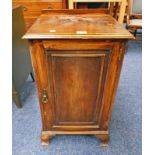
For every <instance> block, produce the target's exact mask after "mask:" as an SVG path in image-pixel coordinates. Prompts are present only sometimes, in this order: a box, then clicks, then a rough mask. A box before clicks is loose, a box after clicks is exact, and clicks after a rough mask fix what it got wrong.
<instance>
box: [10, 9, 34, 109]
mask: <svg viewBox="0 0 155 155" xmlns="http://www.w3.org/2000/svg"><path fill="white" fill-rule="evenodd" d="M24 33H25V24H24V19H23V13H22V8H21V7H20V6H13V9H12V97H13V100H14V102H15V103H16V105H17V107H19V108H21V107H22V103H21V100H20V90H21V88H22V85H23V83H24V82H25V80H26V79H27V77H28V75H29V74H31V77H32V78H33V73H32V72H33V71H32V65H31V59H30V54H29V47H28V43H27V41H26V40H22V36H23V34H24ZM33 81H34V78H33Z"/></svg>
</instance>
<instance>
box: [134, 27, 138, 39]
mask: <svg viewBox="0 0 155 155" xmlns="http://www.w3.org/2000/svg"><path fill="white" fill-rule="evenodd" d="M136 34H137V29H136V30H135V32H134V36H135V37H136Z"/></svg>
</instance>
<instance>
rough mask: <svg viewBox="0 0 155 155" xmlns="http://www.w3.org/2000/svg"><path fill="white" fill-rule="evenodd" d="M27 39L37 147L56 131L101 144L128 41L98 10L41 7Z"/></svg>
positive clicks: (105, 141)
mask: <svg viewBox="0 0 155 155" xmlns="http://www.w3.org/2000/svg"><path fill="white" fill-rule="evenodd" d="M23 38H25V39H28V41H29V44H30V49H31V57H32V62H33V67H34V71H35V77H36V82H37V87H38V95H39V99H40V108H41V115H42V124H43V128H42V134H41V141H42V144H43V145H48V144H49V139H50V138H52V137H54V136H55V135H57V134H83V135H84V134H91V135H96V137H98V138H99V139H100V140H101V142H102V143H101V145H102V146H107V144H108V140H109V132H108V126H109V121H110V117H111V114H112V109H113V105H114V99H115V95H116V90H117V86H118V81H119V76H120V72H121V67H122V63H123V57H124V54H125V49H126V44H127V40H128V39H133V38H134V37H133V36H132V35H131V34H130V33H129V32H128V31H127V30H126V29H124V28H123V26H122V25H121V24H119V23H118V22H117V21H116V20H115V19H114V18H113V17H112V16H110V15H108V14H104V12H103V10H95V11H94V10H80V9H78V10H55V11H54V10H53V11H51V12H50V11H47V12H46V11H45V12H44V14H43V15H41V16H40V17H39V18H38V19H37V21H36V22H35V23H34V24H33V25H32V27H31V28H30V29H29V30H28V31H27V33H26V34H25V35H24V37H23Z"/></svg>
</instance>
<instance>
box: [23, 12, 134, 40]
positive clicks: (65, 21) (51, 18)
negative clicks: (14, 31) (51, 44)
mask: <svg viewBox="0 0 155 155" xmlns="http://www.w3.org/2000/svg"><path fill="white" fill-rule="evenodd" d="M23 38H24V39H56V38H57V39H80V38H82V39H93V38H95V39H98V38H100V39H133V38H134V37H133V35H132V34H131V33H130V32H129V31H127V30H126V29H125V28H123V26H122V25H121V24H119V23H118V22H117V21H116V20H115V19H114V18H113V17H111V16H110V15H108V14H73V15H72V14H53V15H52V14H42V15H41V16H40V17H39V18H38V19H37V20H36V22H35V23H34V24H33V25H32V26H31V28H30V29H29V30H28V31H27V33H26V34H25V35H24V36H23Z"/></svg>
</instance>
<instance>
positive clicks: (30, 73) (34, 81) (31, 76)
mask: <svg viewBox="0 0 155 155" xmlns="http://www.w3.org/2000/svg"><path fill="white" fill-rule="evenodd" d="M30 75H31V78H32V81H33V82H35V79H34V76H33V73H32V72H31V73H30Z"/></svg>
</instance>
